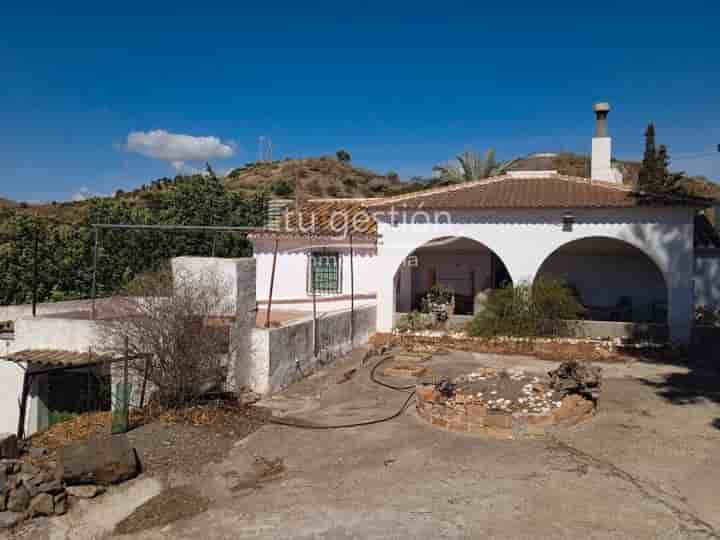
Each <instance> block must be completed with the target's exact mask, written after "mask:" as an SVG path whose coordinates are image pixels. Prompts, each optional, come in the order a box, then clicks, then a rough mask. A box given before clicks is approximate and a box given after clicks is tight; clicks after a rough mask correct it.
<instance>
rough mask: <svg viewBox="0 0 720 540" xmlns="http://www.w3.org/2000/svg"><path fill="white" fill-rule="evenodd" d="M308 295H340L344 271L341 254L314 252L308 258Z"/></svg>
mask: <svg viewBox="0 0 720 540" xmlns="http://www.w3.org/2000/svg"><path fill="white" fill-rule="evenodd" d="M307 284H308V287H307V290H308V293H311V294H312V292H313V290H314V291H315V293H316V294H340V293H341V292H342V271H341V265H340V254H339V253H337V252H333V251H313V252H312V253H310V256H309V257H308V279H307Z"/></svg>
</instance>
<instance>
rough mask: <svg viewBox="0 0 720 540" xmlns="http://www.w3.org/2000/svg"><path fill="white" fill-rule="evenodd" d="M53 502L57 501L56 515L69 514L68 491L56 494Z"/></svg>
mask: <svg viewBox="0 0 720 540" xmlns="http://www.w3.org/2000/svg"><path fill="white" fill-rule="evenodd" d="M53 502H54V503H55V515H56V516H62V515H65V514H67V511H68V506H69V504H68V497H67V493H65V492H63V493H60V494H59V495H56V496H55V497H54V499H53Z"/></svg>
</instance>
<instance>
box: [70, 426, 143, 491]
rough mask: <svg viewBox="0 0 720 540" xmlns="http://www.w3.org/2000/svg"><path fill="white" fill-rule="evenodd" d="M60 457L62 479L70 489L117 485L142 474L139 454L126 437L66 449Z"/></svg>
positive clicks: (89, 442) (109, 438)
mask: <svg viewBox="0 0 720 540" xmlns="http://www.w3.org/2000/svg"><path fill="white" fill-rule="evenodd" d="M58 458H59V459H58V468H59V470H60V474H61V475H62V480H63V481H64V482H65V484H66V485H68V486H73V485H82V484H101V485H110V484H117V483H119V482H124V481H125V480H129V479H131V478H135V477H136V476H137V475H138V474H140V464H139V463H138V459H137V454H136V452H135V449H134V448H133V447H132V446H130V441H128V438H127V436H126V435H114V436H112V437H108V438H105V439H93V440H90V441H87V442H84V443H80V444H76V445H73V446H68V447H65V448H63V449H61V450H60V451H59V455H58Z"/></svg>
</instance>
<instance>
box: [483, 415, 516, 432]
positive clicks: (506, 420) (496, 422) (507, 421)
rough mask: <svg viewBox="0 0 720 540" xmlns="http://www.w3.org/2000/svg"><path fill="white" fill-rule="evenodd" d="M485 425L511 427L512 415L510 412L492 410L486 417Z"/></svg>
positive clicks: (502, 427)
mask: <svg viewBox="0 0 720 540" xmlns="http://www.w3.org/2000/svg"><path fill="white" fill-rule="evenodd" d="M485 425H486V426H487V427H488V428H501V429H510V428H511V427H512V417H511V416H510V415H509V414H502V413H492V412H491V413H489V414H488V415H487V416H486V417H485Z"/></svg>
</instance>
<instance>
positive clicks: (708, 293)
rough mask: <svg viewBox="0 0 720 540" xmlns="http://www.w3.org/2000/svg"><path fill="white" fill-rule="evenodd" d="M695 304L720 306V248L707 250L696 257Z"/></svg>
mask: <svg viewBox="0 0 720 540" xmlns="http://www.w3.org/2000/svg"><path fill="white" fill-rule="evenodd" d="M695 305H696V306H706V307H715V308H720V250H705V251H704V252H702V253H698V256H697V257H696V259H695Z"/></svg>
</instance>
